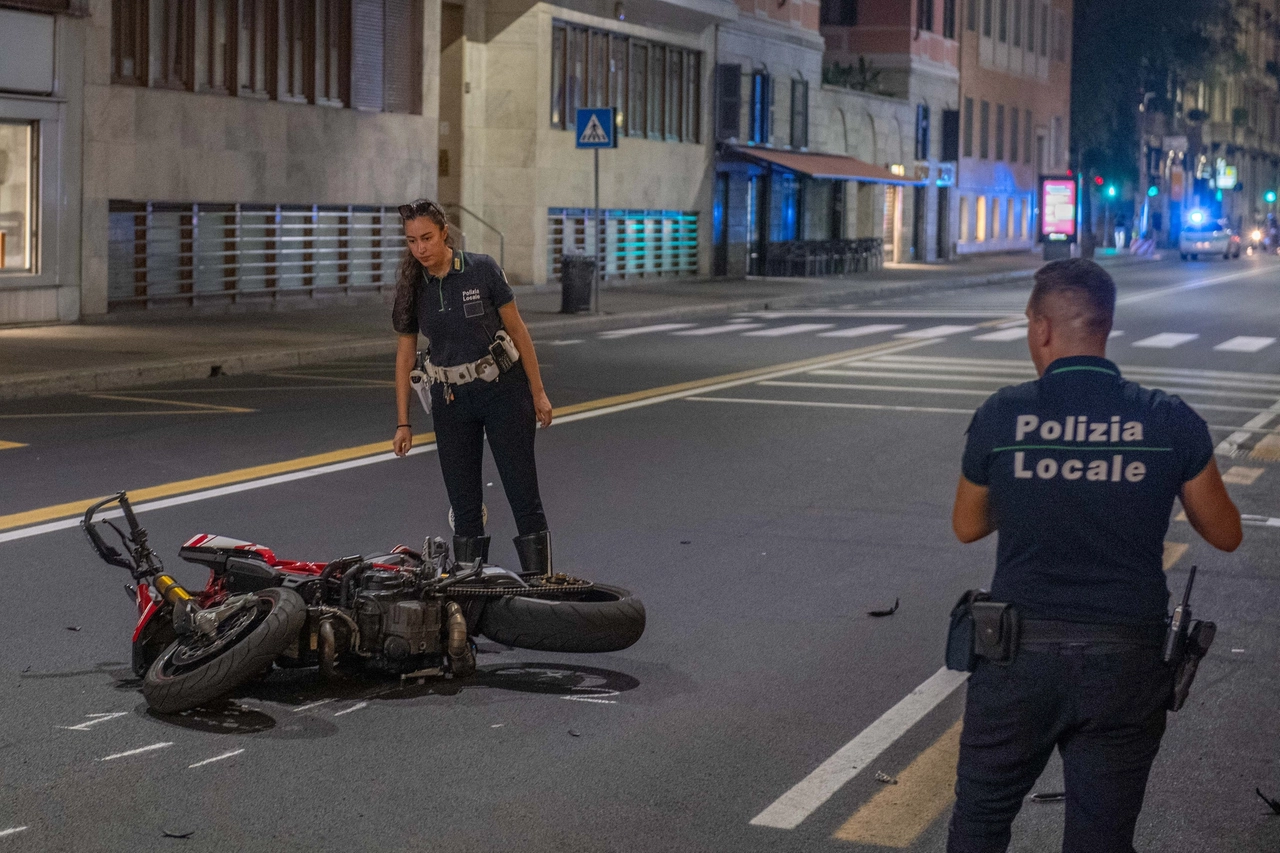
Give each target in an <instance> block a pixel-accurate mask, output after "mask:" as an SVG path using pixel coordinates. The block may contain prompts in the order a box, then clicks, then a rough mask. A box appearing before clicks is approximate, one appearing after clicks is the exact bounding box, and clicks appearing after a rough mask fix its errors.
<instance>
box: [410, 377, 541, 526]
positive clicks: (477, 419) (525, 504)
mask: <svg viewBox="0 0 1280 853" xmlns="http://www.w3.org/2000/svg"><path fill="white" fill-rule="evenodd" d="M431 417H432V421H433V422H434V425H435V430H436V451H437V454H438V455H439V457H440V470H441V472H442V473H443V474H444V487H445V491H446V492H448V494H449V504H450V505H451V506H452V507H453V532H454V533H455V534H456V535H458V536H483V535H484V519H483V516H482V514H481V513H482V510H481V507H482V505H483V502H484V483H483V476H482V471H481V462H482V460H483V458H484V438H485V436H486V435H487V436H488V437H489V449H490V450H491V451H492V452H493V461H494V464H495V465H497V467H498V475H499V476H500V477H501V478H502V488H503V489H504V490H505V491H506V493H507V502H508V503H510V504H511V512H512V514H513V515H515V519H516V529H517V530H518V531H519V533H520V535H521V536H525V535H527V534H530V533H538V532H540V531H543V530H546V529H547V517H546V515H544V514H543V512H542V498H541V497H540V496H539V494H538V469H537V466H536V465H535V464H534V461H533V436H534V432H535V431H536V430H537V427H538V422H537V418H536V415H535V414H534V409H533V394H532V393H530V391H529V380H528V379H527V378H526V376H525V373H524V368H523V367H521V366H520V365H516V366H515V367H514V368H512V369H511V370H509V371H508V372H506V373H504V374H502V375H501V376H499V377H498V380H497V381H496V382H485V381H483V380H479V379H477V380H476V381H474V382H468V383H467V384H466V385H455V386H453V401H452V402H448V403H446V402H445V399H444V393H443V389H442V387H441V386H440V384H439V383H434V384H433V385H432V386H431Z"/></svg>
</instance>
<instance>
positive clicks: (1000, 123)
mask: <svg viewBox="0 0 1280 853" xmlns="http://www.w3.org/2000/svg"><path fill="white" fill-rule="evenodd" d="M996 159H997V160H1003V159H1004V104H996Z"/></svg>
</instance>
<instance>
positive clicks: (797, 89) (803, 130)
mask: <svg viewBox="0 0 1280 853" xmlns="http://www.w3.org/2000/svg"><path fill="white" fill-rule="evenodd" d="M791 147H792V148H797V149H799V148H808V147H809V81H808V80H792V81H791Z"/></svg>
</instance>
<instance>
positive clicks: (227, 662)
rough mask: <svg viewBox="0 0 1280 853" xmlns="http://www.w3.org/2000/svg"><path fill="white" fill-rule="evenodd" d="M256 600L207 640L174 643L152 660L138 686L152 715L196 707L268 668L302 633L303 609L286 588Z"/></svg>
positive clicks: (266, 592) (267, 591) (264, 592)
mask: <svg viewBox="0 0 1280 853" xmlns="http://www.w3.org/2000/svg"><path fill="white" fill-rule="evenodd" d="M257 595H258V606H257V609H256V610H255V611H251V612H247V613H246V614H244V615H243V616H242V617H240V616H233V617H232V618H230V619H228V620H227V621H226V622H224V623H223V624H222V626H220V627H219V630H218V634H217V635H216V636H215V637H214V638H213V639H212V640H209V639H208V638H200V639H199V640H196V639H195V638H193V637H184V638H179V639H178V640H177V641H176V642H174V643H173V644H171V645H170V646H169V647H168V648H166V649H165V650H164V651H163V652H162V653H161V654H160V656H159V657H158V658H156V660H155V662H154V663H152V664H151V668H150V669H149V670H147V674H146V677H145V678H144V679H143V683H142V695H143V697H144V698H145V699H146V700H147V705H148V706H150V708H151V709H152V710H153V711H156V712H157V713H160V714H176V713H178V712H179V711H187V710H190V709H191V708H196V707H198V706H200V705H203V704H204V703H206V702H210V701H212V700H214V699H217V698H219V697H221V696H224V695H226V694H227V693H229V692H231V691H232V690H234V689H235V688H236V687H239V686H240V685H241V684H243V683H244V682H246V681H248V680H249V679H251V678H253V677H254V676H256V675H258V674H260V673H261V672H263V671H264V670H267V669H270V667H271V662H272V661H273V660H275V658H276V656H277V655H279V654H280V652H282V651H283V650H284V648H285V647H286V646H287V645H289V641H290V640H292V639H293V638H294V637H296V636H297V635H298V632H299V631H301V630H302V625H303V622H305V621H306V618H307V605H306V603H305V602H304V601H303V600H302V597H301V596H299V595H298V594H297V593H296V592H294V591H293V590H291V589H283V588H280V587H272V588H270V589H264V590H260V591H259V592H258V593H257Z"/></svg>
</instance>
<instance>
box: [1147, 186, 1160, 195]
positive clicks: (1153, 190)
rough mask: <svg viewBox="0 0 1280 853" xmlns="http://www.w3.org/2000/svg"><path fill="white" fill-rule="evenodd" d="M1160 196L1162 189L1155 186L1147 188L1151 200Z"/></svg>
mask: <svg viewBox="0 0 1280 853" xmlns="http://www.w3.org/2000/svg"><path fill="white" fill-rule="evenodd" d="M1158 195H1160V188H1159V187H1157V186H1154V185H1153V186H1151V187H1148V188H1147V196H1148V197H1149V198H1155V197H1156V196H1158Z"/></svg>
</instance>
